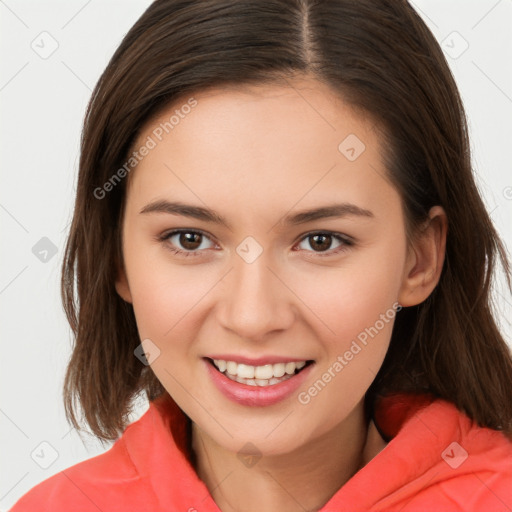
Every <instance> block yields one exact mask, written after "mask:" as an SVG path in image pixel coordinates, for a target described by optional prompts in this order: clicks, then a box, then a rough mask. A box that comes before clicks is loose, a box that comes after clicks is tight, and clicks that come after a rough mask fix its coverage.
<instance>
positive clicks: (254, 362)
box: [205, 354, 311, 366]
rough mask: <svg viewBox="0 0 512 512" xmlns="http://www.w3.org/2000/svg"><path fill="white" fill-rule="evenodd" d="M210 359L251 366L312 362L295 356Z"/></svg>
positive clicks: (219, 357) (227, 356)
mask: <svg viewBox="0 0 512 512" xmlns="http://www.w3.org/2000/svg"><path fill="white" fill-rule="evenodd" d="M205 357H208V358H210V359H222V360H224V361H234V362H235V363H239V364H246V365H249V366H264V365H266V364H277V363H291V362H296V363H299V362H301V361H304V362H305V363H306V362H308V361H311V359H304V358H302V357H293V356H270V355H269V356H260V357H256V358H253V357H245V356H241V355H239V354H213V355H208V356H205Z"/></svg>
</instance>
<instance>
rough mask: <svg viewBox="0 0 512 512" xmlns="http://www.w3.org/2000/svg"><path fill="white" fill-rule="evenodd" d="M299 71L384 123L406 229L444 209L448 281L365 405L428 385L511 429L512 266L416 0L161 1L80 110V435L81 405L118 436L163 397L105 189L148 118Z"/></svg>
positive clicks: (398, 329) (395, 343) (67, 304)
mask: <svg viewBox="0 0 512 512" xmlns="http://www.w3.org/2000/svg"><path fill="white" fill-rule="evenodd" d="M296 74H303V75H306V74H307V75H310V76H312V77H314V78H316V79H317V80H319V81H321V82H323V83H325V84H328V85H329V86H330V87H331V88H332V89H333V90H335V91H337V92H338V93H339V94H340V97H342V98H343V99H344V100H345V101H346V102H348V103H349V104H350V105H352V106H353V108H354V109H357V110H358V111H359V112H362V113H367V114H369V115H370V116H371V118H372V119H374V120H375V121H376V122H377V123H378V126H380V127H382V137H383V139H382V140H383V141H384V144H383V148H385V154H384V155H383V158H384V159H385V162H386V168H387V170H388V171H389V176H390V179H391V181H392V183H393V184H394V185H395V186H396V188H397V190H398V191H399V192H400V195H401V197H402V201H403V208H404V212H405V213H406V222H407V231H408V233H413V232H414V233H416V232H417V231H418V227H419V226H420V224H421V222H422V221H423V220H425V218H426V216H427V214H428V211H429V209H430V207H432V206H434V205H441V206H442V207H443V208H444V209H445V211H446V213H447V217H448V223H449V230H448V238H447V246H446V257H445V263H444V267H443V271H442V274H441V277H440V281H439V283H438V285H437V287H436V288H435V290H434V291H433V292H432V294H431V295H430V296H429V297H428V299H427V300H425V301H424V302H423V303H421V304H419V305H417V306H413V307H408V308H404V309H403V310H402V311H400V313H399V314H398V315H397V317H396V320H395V325H394V329H393V334H392V338H391V343H390V347H389V350H388V353H387V355H386V358H385V360H384V363H383V365H382V367H381V369H380V371H379V373H378V374H377V376H376V378H375V380H374V382H373V383H372V385H371V387H370V389H369V390H368V392H367V394H366V407H367V410H372V407H373V406H374V403H375V400H376V399H377V398H378V397H379V396H383V395H385V394H387V393H391V392H400V391H416V392H428V393H432V394H433V395H434V396H437V397H441V398H444V399H446V400H448V401H450V402H452V403H454V404H455V405H456V406H457V407H458V408H459V409H460V410H462V411H464V412H465V413H466V414H467V415H468V416H469V417H470V418H472V419H473V420H474V421H475V422H477V424H479V425H481V426H486V427H490V428H492V429H496V430H503V431H504V432H505V433H506V434H508V435H511V436H512V385H511V384H512V357H511V353H510V349H509V347H508V346H507V344H506V342H505V340H504V338H503V336H502V335H501V334H500V332H499V329H498V328H497V325H496V323H495V320H494V317H493V309H492V306H493V304H492V296H491V291H492V278H493V276H494V270H495V267H496V263H497V262H498V260H499V261H501V264H502V266H503V268H504V270H505V274H506V278H507V283H508V286H509V289H511V283H510V266H509V262H508V260H507V256H506V251H505V247H504V245H503V244H502V242H501V241H500V238H499V236H498V234H497V232H496V231H495V228H494V227H493V224H492V222H491V219H490V216H489V214H488V213H487V211H486V209H485V207H484V204H483V202H482V199H481V197H480V195H479V192H478V190H477V187H476V185H475V180H474V177H473V173H472V168H471V159H470V146H469V140H468V129H467V122H466V117H465V112H464V109H463V105H462V101H461V98H460V96H459V92H458V90H457V87H456V84H455V81H454V79H453V76H452V74H451V72H450V69H449V67H448V65H447V63H446V60H445V58H444V56H443V53H442V51H441V49H440V47H439V45H438V43H437V41H436V40H435V38H434V37H433V35H432V33H431V32H430V31H429V29H428V28H427V26H426V25H425V24H424V22H423V21H422V19H421V18H420V17H419V16H418V14H417V13H416V12H415V10H414V9H413V8H412V7H411V6H410V5H409V4H408V3H407V2H406V1H405V0H322V1H314V0H311V1H309V0H264V1H262V0H247V1H244V2H240V1H238V0H203V1H196V0H157V1H155V2H154V3H152V4H151V5H150V7H149V8H148V9H147V10H146V11H145V13H144V14H143V15H142V16H141V18H140V19H139V20H138V21H137V22H136V24H135V25H134V26H133V27H132V28H131V30H130V31H129V32H128V33H127V34H126V36H125V37H124V39H123V41H122V42H121V44H120V46H119V48H118V49H117V50H116V52H115V54H114V55H113V57H112V59H111V60H110V62H109V64H108V66H107V68H106V69H105V71H104V73H103V74H102V76H101V78H100V79H99V82H98V84H97V85H96V87H95V89H94V91H93V94H92V97H91V99H90V103H89V105H88V109H87V113H86V117H85V121H84V128H83V134H82V141H81V156H80V164H79V177H78V187H77V195H76V203H75V209H74V217H73V221H72V225H71V228H70V234H69V238H68V240H67V245H66V249H65V255H64V261H63V267H62V299H63V304H64V308H65V311H66V315H67V317H68V320H69V322H70V325H71V328H72V330H73V333H74V335H75V338H76V340H75V344H74V347H73V352H72V356H71V359H70V362H69V365H68V368H67V373H66V376H65V382H64V403H65V409H66V416H67V417H68V419H69V420H70V421H71V423H72V424H73V426H75V427H76V428H77V429H78V430H79V431H80V430H81V428H80V424H79V422H78V421H77V418H76V416H75V411H76V410H77V409H76V405H77V404H76V402H79V404H80V406H81V408H82V410H83V412H84V414H85V420H86V422H87V424H88V425H89V426H90V427H91V429H92V432H93V433H94V435H96V436H97V437H98V438H99V439H100V440H114V439H116V438H117V437H119V435H120V434H121V433H122V431H123V430H124V428H125V427H126V425H127V422H128V414H129V413H130V412H131V410H130V408H131V407H132V405H133V400H134V398H135V397H136V396H137V395H138V394H139V393H141V392H143V393H145V396H146V397H147V398H148V399H149V400H153V399H154V398H156V397H157V396H159V395H160V394H162V393H164V392H165V389H164V388H163V386H162V385H161V384H160V382H159V381H158V379H157V378H156V376H155V375H154V374H153V372H152V370H151V368H150V367H149V366H145V365H144V364H142V363H141V362H140V361H139V359H137V358H136V357H135V356H134V350H135V349H136V347H137V346H138V345H139V344H140V342H141V340H140V338H139V335H138V331H137V325H136V323H135V317H134V312H133V308H132V305H131V304H128V303H126V302H124V301H123V300H122V299H121V297H119V295H118V294H117V292H116V289H115V285H114V282H115V278H116V274H117V266H118V264H119V265H122V262H123V255H122V251H121V226H122V219H123V212H124V202H125V196H126V185H127V183H126V182H127V180H126V179H125V180H120V182H119V183H117V184H116V186H115V187H113V188H112V190H111V191H110V192H109V194H108V196H107V197H106V198H104V199H100V198H98V197H97V194H95V193H94V191H95V190H97V189H98V187H101V185H102V184H104V183H106V182H107V181H108V180H109V178H111V177H112V175H113V173H114V172H115V171H116V170H117V169H119V168H120V167H121V166H122V165H123V163H124V162H126V159H127V158H128V155H129V152H130V150H131V147H132V145H133V143H134V141H135V139H136V137H137V135H138V134H139V133H140V130H141V128H142V127H143V126H144V125H145V123H147V122H148V120H149V119H151V118H152V117H154V116H155V115H156V114H157V113H158V112H161V111H162V109H164V108H167V107H168V106H169V105H170V104H171V103H173V102H175V101H176V99H177V98H178V97H184V96H185V95H187V94H189V95H192V94H193V93H194V92H196V91H199V90H204V89H206V88H208V87H212V86H223V85H224V86H228V85H240V86H243V85H245V84H248V85H249V84H259V83H271V84H273V83H276V84H277V83H282V82H283V80H286V79H287V78H291V77H293V76H294V75H296ZM75 287H76V292H77V296H76V297H75Z"/></svg>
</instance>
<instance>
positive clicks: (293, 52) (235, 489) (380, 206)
mask: <svg viewBox="0 0 512 512" xmlns="http://www.w3.org/2000/svg"><path fill="white" fill-rule="evenodd" d="M498 261H499V262H501V263H502V265H503V267H504V269H505V271H506V275H507V278H508V279H509V277H508V276H509V275H510V269H509V263H508V261H507V258H506V253H505V250H504V247H503V245H502V243H501V241H500V239H499V237H498V235H497V233H496V231H495V229H494V227H493V225H492V223H491V220H490V217H489V214H488V213H487V212H486V210H485V207H484V205H483V202H482V199H481V197H480V196H479V193H478V191H477V188H476V186H475V181H474V178H473V175H472V172H471V160H470V151H469V141H468V137H467V127H466V120H465V114H464V110H463V106H462V102H461V100H460V96H459V93H458V91H457V88H456V85H455V83H454V80H453V78H452V75H451V73H450V71H449V68H448V66H447V64H446V61H445V59H444V57H443V54H442V52H441V50H440V48H439V46H438V44H437V42H436V41H435V39H434V37H433V36H432V34H431V33H430V32H429V30H428V29H427V27H426V26H425V24H424V23H423V22H422V20H421V19H420V18H419V17H418V15H417V14H416V13H415V11H414V10H413V9H412V7H411V6H410V5H409V4H408V3H407V2H405V1H396V0H393V1H391V0H378V1H375V0H371V1H370V0H363V1H358V2H352V1H349V0H337V1H322V2H308V1H289V2H285V1H278V0H272V1H265V2H263V1H253V2H236V1H215V2H213V1H212V2H210V1H208V2H197V1H177V0H172V1H171V0H157V1H156V2H154V3H153V4H152V5H151V6H150V7H149V8H148V9H147V11H146V12H145V13H144V14H143V15H142V17H141V18H140V19H139V20H138V21H137V23H136V24H135V25H134V27H133V28H132V29H131V30H130V31H129V33H128V34H127V35H126V37H125V38H124V40H123V41H122V43H121V45H120V47H119V48H118V50H117V51H116V53H115V55H114V56H113V58H112V60H111V61H110V63H109V65H108V66H107V69H106V70H105V72H104V73H103V75H102V77H101V78H100V80H99V83H98V84H97V86H96V89H95V91H94V93H93V96H92V98H91V102H90V105H89V108H88V112H87V116H86V120H85V126H84V133H83V140H82V148H81V160H80V172H79V183H78V190H77V197H76V204H75V212H74V219H73V223H72V226H71V231H70V236H69V240H68V244H67V248H66V255H65V261H64V265H63V277H62V292H63V300H64V304H65V306H66V311H67V314H68V318H69V321H70V323H71V326H72V328H73V330H74V332H75V334H76V343H75V347H74V350H73V354H72V358H71V361H70V363H69V367H68V371H67V375H66V382H65V405H66V412H67V414H68V417H69V419H70V420H71V422H72V424H73V425H74V426H75V427H77V428H80V423H79V421H78V420H77V417H76V414H75V413H76V410H77V409H76V402H79V404H80V407H81V408H82V410H83V412H84V416H85V421H86V422H87V424H88V425H89V426H90V427H91V430H92V432H93V433H94V434H95V435H96V436H98V438H99V439H104V440H116V443H115V444H114V446H113V447H112V448H111V449H110V450H109V451H107V452H106V453H104V454H101V455H99V456H97V457H94V458H92V459H89V460H87V461H84V462H81V463H79V464H77V465H75V466H73V467H71V468H68V469H66V470H64V471H62V472H60V473H59V474H57V475H54V476H53V477H51V478H49V479H47V480H46V481H44V482H42V483H41V484H39V485H38V486H36V487H35V488H34V489H32V490H31V491H29V492H28V493H27V494H26V495H25V496H23V497H22V498H21V499H20V500H19V501H18V503H17V504H16V505H15V506H14V508H13V509H12V510H13V511H14V512H22V511H24V510H32V509H34V508H37V509H38V510H53V511H55V510H69V509H73V510H84V511H85V510H98V509H100V510H109V511H110V510H119V511H121V510H123V511H127V510H151V511H156V510H162V511H163V510H173V511H174V510H189V511H195V510H197V511H219V510H222V511H223V512H226V511H229V512H231V511H243V512H252V511H256V510H266V511H273V510H287V511H294V510H315V511H322V512H327V511H340V510H344V511H355V510H372V511H377V510H402V511H415V510H418V511H419V510H443V511H446V510H453V511H455V510H474V511H476V510H486V511H491V510H492V511H498V510H508V509H509V508H510V507H511V506H512V491H511V489H510V487H511V486H510V481H511V478H512V467H511V464H510V461H511V460H512V459H511V458H512V386H511V385H510V384H511V383H512V358H511V354H510V350H509V348H508V347H507V344H506V343H505V341H504V339H503V336H502V334H501V333H500V332H499V330H498V328H497V326H496V322H495V319H494V318H493V316H492V313H491V307H490V304H491V303H490V300H491V295H490V282H491V279H492V276H493V272H494V269H495V266H496V263H497V262H498ZM75 279H76V284H75ZM509 285H510V280H509ZM75 286H76V292H77V297H78V302H75V299H74V291H75ZM140 393H145V396H146V397H147V398H148V400H149V401H150V406H149V410H148V411H147V412H146V413H145V414H144V415H143V417H142V418H140V419H139V420H138V421H136V422H134V423H132V424H131V425H129V426H127V414H128V412H129V411H130V406H131V404H132V401H133V399H134V398H135V397H136V396H137V395H139V394H140Z"/></svg>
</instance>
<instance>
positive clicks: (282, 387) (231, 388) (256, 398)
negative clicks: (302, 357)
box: [204, 359, 315, 407]
mask: <svg viewBox="0 0 512 512" xmlns="http://www.w3.org/2000/svg"><path fill="white" fill-rule="evenodd" d="M204 363H205V364H206V368H207V371H208V372H209V374H210V377H211V379H212V381H213V383H214V384H215V386H217V389H218V390H219V391H220V392H221V393H222V394H223V395H224V396H225V397H227V398H229V399H230V400H232V401H233V402H236V403H238V404H240V405H250V406H253V407H263V406H267V405H273V404H276V403H278V402H281V401H282V400H284V399H286V398H288V397H289V396H290V395H292V394H293V392H294V391H296V390H297V389H298V388H299V386H300V385H301V384H303V382H304V381H305V380H306V379H307V378H308V376H309V374H310V373H311V371H312V369H313V366H314V365H315V363H312V364H309V365H308V366H306V367H305V368H303V369H302V370H301V371H300V372H299V373H296V374H295V375H294V376H293V377H292V378H290V379H287V380H285V381H283V382H280V383H279V384H273V385H270V386H248V385H247V384H240V382H236V381H234V380H231V379H229V378H228V377H226V376H225V375H224V374H223V373H221V372H220V371H219V370H217V369H216V368H214V366H213V364H211V363H210V362H209V361H208V359H204Z"/></svg>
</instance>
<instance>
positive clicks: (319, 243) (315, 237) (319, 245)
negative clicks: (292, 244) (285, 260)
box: [299, 232, 353, 256]
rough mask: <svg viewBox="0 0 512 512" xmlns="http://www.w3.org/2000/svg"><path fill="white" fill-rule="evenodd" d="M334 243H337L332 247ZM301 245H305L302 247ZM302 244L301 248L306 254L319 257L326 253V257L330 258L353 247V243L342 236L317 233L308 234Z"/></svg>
mask: <svg viewBox="0 0 512 512" xmlns="http://www.w3.org/2000/svg"><path fill="white" fill-rule="evenodd" d="M306 242H307V244H306ZM333 242H337V245H335V246H334V247H332V245H333ZM300 244H303V245H302V247H300ZM300 244H299V247H300V248H301V249H303V250H306V252H310V253H311V252H313V253H317V254H318V255H319V256H324V254H323V253H325V256H329V255H333V254H336V253H338V252H341V251H343V250H345V249H346V248H347V247H348V246H351V245H353V242H352V241H351V240H350V239H349V238H348V237H347V236H344V235H342V234H334V233H329V232H316V233H309V234H307V235H306V236H305V237H303V238H302V240H301V242H300ZM311 249H312V250H311Z"/></svg>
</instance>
